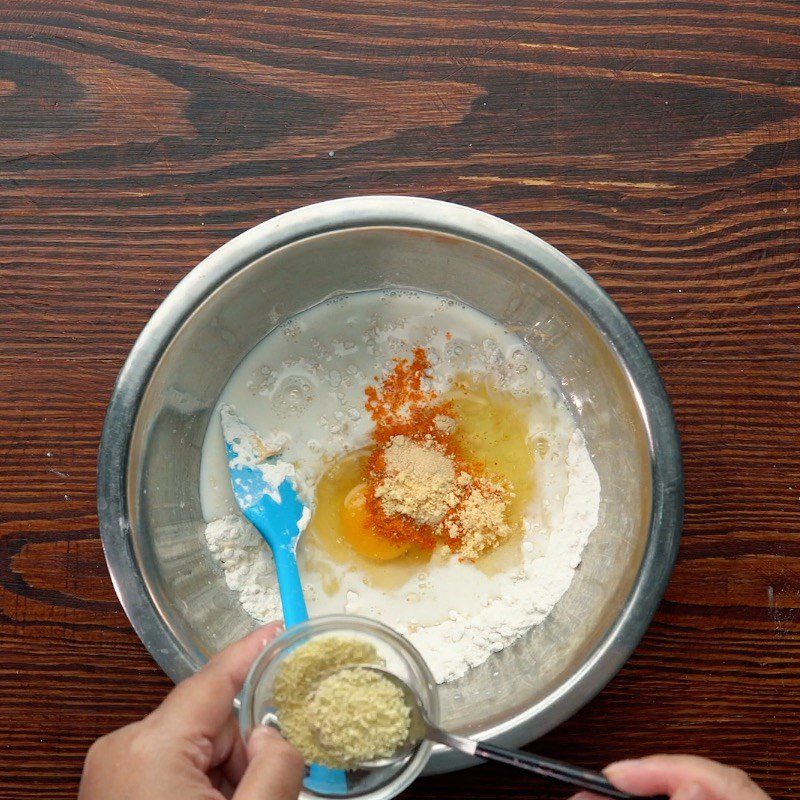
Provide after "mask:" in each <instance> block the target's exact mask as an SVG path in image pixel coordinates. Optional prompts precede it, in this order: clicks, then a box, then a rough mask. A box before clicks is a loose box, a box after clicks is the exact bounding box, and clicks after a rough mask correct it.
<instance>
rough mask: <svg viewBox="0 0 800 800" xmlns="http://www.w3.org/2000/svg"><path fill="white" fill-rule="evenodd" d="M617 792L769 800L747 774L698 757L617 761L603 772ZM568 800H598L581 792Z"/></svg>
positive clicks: (682, 799) (676, 799)
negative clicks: (619, 790) (618, 790)
mask: <svg viewBox="0 0 800 800" xmlns="http://www.w3.org/2000/svg"><path fill="white" fill-rule="evenodd" d="M603 773H604V774H605V776H606V777H607V778H608V779H609V780H610V781H611V783H613V784H614V786H616V787H617V788H618V789H622V790H623V791H624V792H630V793H631V794H637V795H645V796H647V795H654V794H663V795H667V796H668V797H669V798H670V800H769V796H768V795H767V794H765V793H764V792H763V791H762V790H761V789H760V788H759V787H758V786H756V784H754V783H753V781H752V780H750V777H749V776H748V775H747V773H746V772H742V771H741V770H740V769H735V768H734V767H726V766H725V765H724V764H719V763H717V762H716V761H709V760H708V759H706V758H698V757H697V756H666V755H662V756H648V757H647V758H639V759H635V760H632V761H618V762H617V763H616V764H610V765H609V766H608V767H606V769H604V770H603ZM571 800H601V798H598V796H597V795H595V794H591V793H590V792H580V793H579V794H576V795H574V796H573V797H572V798H571Z"/></svg>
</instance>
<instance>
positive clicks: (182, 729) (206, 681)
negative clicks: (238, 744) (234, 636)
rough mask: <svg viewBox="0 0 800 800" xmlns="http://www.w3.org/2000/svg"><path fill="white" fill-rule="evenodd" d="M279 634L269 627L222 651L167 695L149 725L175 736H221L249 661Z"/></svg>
mask: <svg viewBox="0 0 800 800" xmlns="http://www.w3.org/2000/svg"><path fill="white" fill-rule="evenodd" d="M281 631H282V627H281V626H280V625H279V624H278V623H272V624H270V625H267V626H265V627H263V628H259V630H257V631H253V633H251V634H250V635H249V636H245V637H244V639H241V640H240V641H238V642H235V643H234V644H232V645H230V646H229V647H227V648H225V650H223V651H222V652H221V653H219V654H218V655H216V656H214V658H212V659H211V661H209V662H208V664H206V665H205V666H204V667H203V668H202V669H201V670H200V671H199V672H198V673H197V674H196V675H193V676H192V677H191V678H187V679H186V680H185V681H183V682H182V683H180V684H179V685H178V686H176V687H175V688H174V689H173V690H172V691H171V692H170V693H169V695H167V697H166V699H165V700H164V702H163V703H162V704H161V705H160V706H159V708H158V709H156V711H155V712H153V718H154V720H153V721H154V722H157V723H158V724H159V725H161V726H164V727H167V728H168V729H169V730H170V732H172V733H175V734H176V735H179V734H182V733H192V734H194V733H199V734H203V735H205V736H208V737H213V736H215V735H216V734H217V733H219V732H221V731H222V730H223V729H224V728H225V726H226V724H227V722H228V719H229V718H230V715H231V710H232V707H233V699H234V698H235V697H236V695H237V694H238V693H239V691H240V689H241V688H242V684H244V679H245V678H246V677H247V672H248V670H249V669H250V667H251V665H252V663H253V661H255V659H256V657H257V656H258V654H259V653H260V652H261V651H262V650H263V649H264V648H265V647H266V646H267V645H268V644H269V643H270V642H271V641H272V640H273V639H274V638H275V637H276V636H278V634H279V633H280V632H281Z"/></svg>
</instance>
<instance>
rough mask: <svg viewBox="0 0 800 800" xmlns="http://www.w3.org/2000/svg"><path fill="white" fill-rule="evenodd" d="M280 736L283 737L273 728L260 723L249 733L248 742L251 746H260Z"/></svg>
mask: <svg viewBox="0 0 800 800" xmlns="http://www.w3.org/2000/svg"><path fill="white" fill-rule="evenodd" d="M281 738H283V737H281V735H280V733H278V731H276V730H275V728H272V727H270V726H269V725H262V726H260V727H258V728H254V729H253V732H252V733H251V734H250V739H249V740H248V744H249V745H250V746H252V747H261V746H262V745H265V744H267V742H274V741H276V740H277V739H281Z"/></svg>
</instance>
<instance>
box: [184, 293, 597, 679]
mask: <svg viewBox="0 0 800 800" xmlns="http://www.w3.org/2000/svg"><path fill="white" fill-rule="evenodd" d="M420 345H421V346H423V347H425V348H426V351H427V353H428V356H429V358H430V360H431V363H432V365H433V373H434V383H435V385H436V388H437V389H439V390H442V389H445V388H447V386H448V383H449V381H450V380H451V379H452V378H453V377H454V376H455V375H456V374H459V373H464V372H472V373H477V374H488V375H491V376H492V378H493V380H494V383H495V384H496V385H497V386H498V387H499V388H502V389H505V390H506V391H510V392H512V393H518V394H521V395H526V396H529V397H532V398H533V400H534V402H533V404H532V408H533V409H534V411H533V413H532V417H531V421H530V434H531V436H536V437H537V438H539V439H544V440H546V442H547V445H548V447H547V456H546V457H545V458H544V459H542V460H541V461H539V462H537V463H536V464H535V465H534V466H533V469H534V470H535V471H536V476H535V478H536V481H535V482H536V485H537V486H538V487H540V489H539V491H538V493H537V497H536V498H535V502H534V503H533V504H532V506H531V508H530V509H529V513H528V514H527V516H526V520H525V523H526V535H525V540H524V542H523V546H522V558H521V561H520V563H519V564H514V565H512V566H511V567H510V568H509V569H508V570H506V572H505V573H503V574H492V575H489V574H487V573H486V572H484V571H482V570H481V569H479V568H478V567H477V566H476V565H474V564H470V563H462V562H459V561H458V560H457V559H455V558H446V557H439V556H438V555H437V556H435V557H434V559H433V560H432V561H431V562H430V563H428V564H425V565H423V566H420V568H419V570H418V572H417V573H416V574H412V575H410V576H409V577H408V579H407V581H406V582H405V583H404V584H403V585H402V586H400V587H399V588H395V589H394V590H391V591H390V590H387V589H382V588H377V587H374V586H371V585H369V582H368V581H365V579H364V575H362V574H360V573H359V571H358V570H356V569H355V568H350V569H345V568H344V567H342V565H340V564H334V563H332V562H331V563H330V564H329V565H326V564H324V563H323V565H322V566H323V567H324V569H312V568H309V567H308V564H307V563H306V559H304V557H303V546H302V541H301V544H300V547H299V556H300V559H299V560H300V566H301V570H302V571H303V574H302V578H303V583H304V591H305V594H306V599H307V602H308V608H309V613H310V614H311V615H312V616H313V615H319V614H329V613H342V612H347V613H357V614H362V615H365V616H370V617H373V618H375V619H379V620H381V621H383V622H385V623H386V624H388V625H390V626H391V627H393V628H395V629H396V630H398V631H399V632H400V633H403V634H404V635H407V636H408V637H409V638H410V639H411V641H412V642H414V643H415V644H416V645H417V646H418V647H419V648H420V649H421V651H422V653H423V655H424V656H425V657H426V658H427V660H428V661H429V663H430V665H431V667H432V669H433V671H434V674H435V675H436V676H437V679H439V680H450V679H453V678H455V677H458V676H459V675H461V674H463V672H464V671H466V669H468V668H469V666H471V665H475V664H477V663H481V662H482V661H484V660H485V659H486V658H487V657H488V656H489V655H490V654H491V653H492V652H496V651H497V650H499V649H502V647H503V646H504V645H505V644H508V643H509V642H511V641H513V640H514V639H515V638H516V637H517V636H519V635H521V634H522V633H524V631H525V630H527V628H529V627H530V626H531V625H532V624H536V623H538V622H539V621H541V620H542V619H544V617H545V616H546V615H547V614H548V613H549V611H550V609H551V608H552V607H553V605H554V604H555V602H557V600H558V599H559V598H560V597H561V595H562V594H563V592H564V591H566V589H567V588H568V586H569V583H570V581H571V580H572V575H573V574H574V570H575V568H576V567H577V565H578V563H579V562H580V553H581V551H582V550H583V547H584V545H585V543H586V539H587V538H588V535H589V533H591V530H592V529H593V528H594V526H595V525H596V521H597V509H598V506H599V481H598V480H597V473H596V472H595V471H594V468H593V467H592V465H591V460H590V459H589V456H588V453H587V452H586V448H585V445H584V444H583V439H582V437H581V436H580V433H579V432H577V431H576V426H575V421H574V419H573V417H572V416H571V414H570V413H569V410H568V409H567V407H566V405H565V404H564V402H563V400H562V398H561V397H560V395H559V394H558V391H557V388H556V382H555V381H554V379H553V378H552V376H551V375H550V374H549V373H548V371H547V370H546V369H545V367H544V365H543V364H542V362H541V360H540V359H539V357H538V355H537V354H536V353H535V352H533V351H532V350H531V349H530V348H529V347H528V346H527V345H526V344H525V343H524V342H523V341H522V340H521V339H520V338H519V337H517V336H516V335H514V334H512V333H510V332H509V331H507V330H506V329H505V328H504V327H503V326H502V325H501V324H500V323H498V322H496V321H495V320H493V319H491V318H489V317H487V316H485V315H483V314H481V313H479V312H478V311H476V310H474V309H472V308H468V307H466V306H464V305H461V304H459V303H456V302H454V301H452V300H447V299H444V298H441V297H437V296H435V295H430V294H424V293H419V292H407V291H399V290H398V291H389V292H364V293H359V294H353V295H347V296H344V297H340V298H336V299H333V300H330V301H328V302H326V303H323V304H321V305H319V306H315V307H314V308H311V309H309V310H308V311H306V312H304V313H302V314H300V315H298V316H297V317H294V318H293V319H291V320H289V321H288V322H286V323H284V324H283V325H282V326H280V327H279V328H277V329H275V330H274V331H272V332H271V333H270V334H268V335H267V336H266V337H265V338H264V339H263V340H262V341H261V342H260V343H259V344H258V345H256V347H255V348H253V350H252V351H251V352H250V353H249V354H248V355H247V356H246V357H245V358H244V360H243V361H242V363H241V364H240V365H239V366H238V367H237V369H236V371H235V372H234V374H233V375H232V377H231V379H230V381H229V382H228V384H227V385H226V386H225V388H224V390H223V392H222V395H221V397H220V399H219V405H218V407H217V408H219V406H220V405H222V404H229V405H231V406H233V407H234V408H235V409H236V412H237V413H238V415H239V416H240V417H241V418H242V419H243V420H245V422H247V424H248V425H250V426H251V427H252V428H253V429H255V430H256V431H258V432H259V433H261V434H270V433H273V432H276V431H285V432H286V433H288V434H289V436H290V437H291V441H290V444H289V445H288V447H287V448H286V449H285V450H284V452H283V456H282V458H283V459H285V460H286V461H289V462H292V463H293V464H294V465H295V467H296V470H297V475H298V479H299V486H300V490H301V493H302V494H303V495H304V499H305V500H306V502H308V503H309V504H310V505H312V506H313V495H314V485H315V483H316V481H317V480H318V478H319V476H320V474H321V473H322V471H323V470H324V468H325V466H326V464H327V463H329V461H330V459H332V458H335V457H337V456H339V455H341V454H342V453H344V452H347V451H350V450H354V449H357V448H360V447H362V446H364V445H365V444H366V443H367V442H368V440H369V434H370V432H371V430H372V422H371V420H370V418H369V416H368V414H367V413H366V411H365V410H364V400H365V394H364V390H365V388H366V387H367V386H368V385H370V384H373V383H374V382H375V380H376V378H377V379H378V380H380V379H381V378H382V377H384V376H385V375H386V374H387V373H388V372H389V371H390V370H391V369H392V367H393V366H394V362H393V359H395V358H407V357H408V356H409V355H410V354H411V351H412V350H413V349H414V348H415V347H417V346H420ZM200 497H201V503H202V509H203V514H204V516H205V517H206V520H207V521H209V522H211V521H213V520H219V519H220V518H222V517H226V516H229V515H235V514H237V513H238V509H237V506H236V502H235V500H234V497H233V493H232V491H231V488H230V479H229V476H228V468H227V461H226V458H225V449H224V443H223V437H222V431H221V425H220V421H219V414H218V413H215V414H214V415H213V416H212V420H211V423H210V425H209V428H208V431H207V433H206V437H205V442H204V445H203V452H202V460H201V486H200ZM568 499H569V502H568ZM212 530H213V531H214V533H213V545H212V546H213V547H215V548H216V549H215V554H216V555H217V557H218V558H220V557H221V558H222V561H223V565H225V569H226V579H227V580H228V584H229V586H231V588H233V589H235V590H236V591H237V592H238V593H239V595H240V601H241V602H242V604H243V605H244V607H245V608H246V610H247V611H248V612H249V613H250V614H251V615H253V616H255V617H256V618H258V619H260V620H262V621H269V620H270V619H274V618H277V617H279V616H280V603H279V599H278V594H277V590H276V587H275V583H274V581H275V576H274V571H273V570H272V569H271V568H266V567H265V566H264V564H263V562H265V561H268V560H269V558H270V557H269V554H268V551H267V548H266V545H264V543H263V542H261V541H260V539H259V537H258V535H257V534H254V532H253V531H252V529H251V530H250V531H248V530H247V526H246V525H245V526H242V525H241V524H240V523H238V522H237V521H236V520H235V519H230V520H229V521H228V522H227V523H224V524H221V523H215V527H214V528H212ZM208 536H209V534H208V532H207V537H208ZM209 541H210V542H211V541H212V537H209ZM220 554H223V555H222V556H221V555H220ZM226 558H227V559H228V562H229V563H228V564H225V559H226ZM323 561H324V559H323ZM315 562H316V563H319V559H315ZM332 569H333V570H336V572H337V577H338V579H339V580H338V581H337V583H338V586H337V587H336V589H335V590H333V591H331V592H330V593H326V591H325V588H324V587H325V586H326V585H328V586H329V585H330V581H328V582H326V581H325V580H324V578H325V575H324V574H323V573H325V572H326V571H327V573H328V574H329V573H330V570H332ZM340 573H341V574H340ZM501 628H502V629H503V630H502V633H499V632H498V631H500V629H501Z"/></svg>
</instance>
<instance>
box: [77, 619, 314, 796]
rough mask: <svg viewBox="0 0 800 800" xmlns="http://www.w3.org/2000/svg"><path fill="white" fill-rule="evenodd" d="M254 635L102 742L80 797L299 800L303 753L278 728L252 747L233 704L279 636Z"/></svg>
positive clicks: (254, 739) (272, 628) (256, 736)
mask: <svg viewBox="0 0 800 800" xmlns="http://www.w3.org/2000/svg"><path fill="white" fill-rule="evenodd" d="M279 631H280V629H279V627H278V626H277V625H269V626H267V627H266V628H262V629H261V630H258V631H255V632H254V633H252V634H250V636H247V637H245V638H244V639H242V640H241V641H239V642H236V643H235V644H233V645H231V646H230V647H228V648H227V649H226V650H224V651H223V652H222V653H220V654H219V655H217V656H215V657H214V658H213V659H211V661H209V663H208V664H207V665H206V666H205V667H203V669H201V670H200V671H199V672H198V673H197V674H196V675H194V676H192V677H191V678H188V679H187V680H185V681H183V683H181V684H179V685H178V686H176V687H175V689H173V690H172V692H170V694H169V695H168V696H167V697H166V699H165V700H164V702H163V703H162V704H161V705H160V706H159V707H158V708H157V709H156V710H155V711H153V713H152V714H150V715H149V716H147V717H145V718H144V719H143V720H141V721H140V722H134V723H133V724H132V725H128V726H126V727H124V728H120V729H119V730H118V731H114V732H113V733H110V734H108V735H107V736H103V737H102V738H100V739H98V740H97V741H96V742H95V743H94V744H93V745H92V747H91V748H90V750H89V753H88V755H87V756H86V763H85V765H84V769H83V777H82V778H81V787H80V791H79V794H78V799H79V800H176V798H180V800H223V798H235V800H256V798H257V799H258V800H296V798H297V796H298V794H299V792H300V784H301V782H302V779H303V770H304V763H303V758H302V756H301V755H300V753H299V752H298V751H297V750H295V748H294V747H292V745H290V744H289V743H288V742H286V741H284V740H283V739H282V738H281V736H280V734H278V733H277V731H274V730H272V729H268V728H258V729H256V730H255V731H254V732H253V734H252V736H251V737H250V740H249V742H248V743H247V746H246V747H245V744H244V742H243V741H242V738H241V736H240V734H239V727H238V725H237V723H236V719H235V718H234V716H233V699H234V697H236V695H237V694H238V692H239V690H240V689H241V688H242V684H243V683H244V679H245V677H246V676H247V671H248V670H249V669H250V665H251V664H252V663H253V661H254V660H255V658H256V656H257V655H258V654H259V653H260V652H261V650H262V649H263V648H264V646H265V645H266V644H268V643H269V642H270V641H271V640H272V639H274V638H275V636H276V635H277V634H278V633H279Z"/></svg>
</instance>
